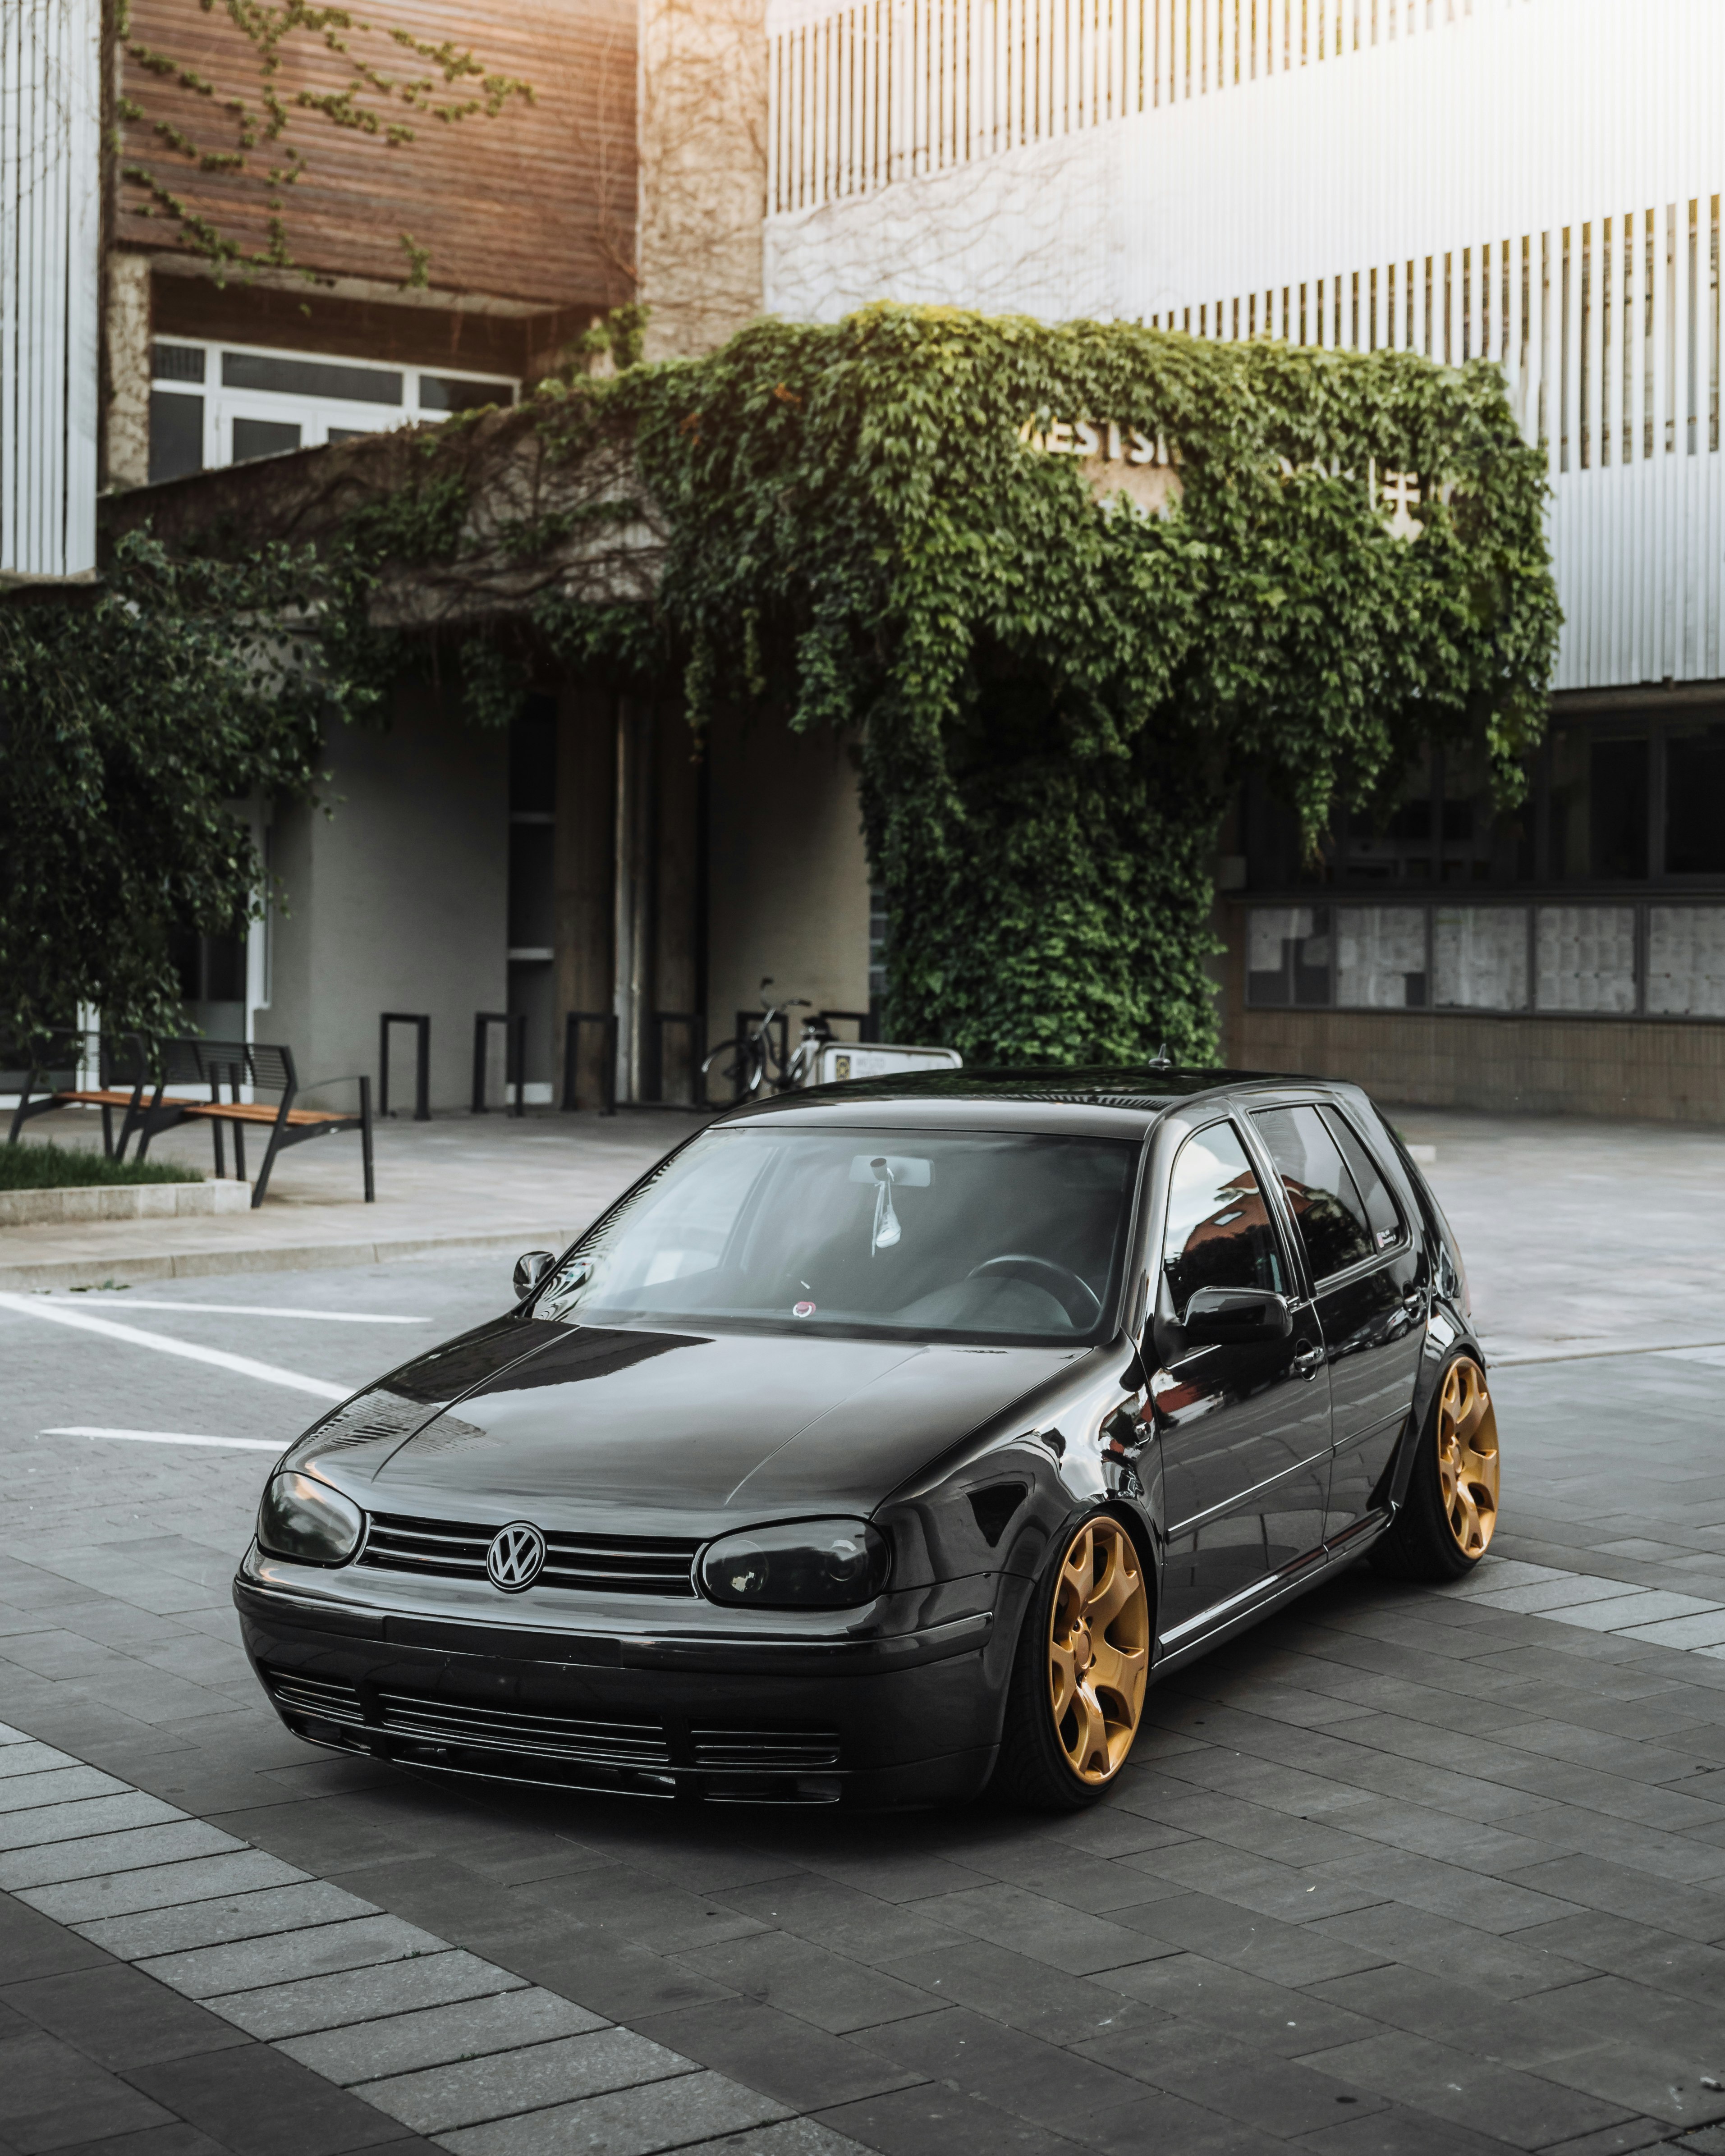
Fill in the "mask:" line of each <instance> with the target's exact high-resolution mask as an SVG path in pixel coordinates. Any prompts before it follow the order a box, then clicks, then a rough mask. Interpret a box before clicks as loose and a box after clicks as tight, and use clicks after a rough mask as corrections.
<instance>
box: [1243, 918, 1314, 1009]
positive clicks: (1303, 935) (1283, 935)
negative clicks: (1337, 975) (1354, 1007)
mask: <svg viewBox="0 0 1725 2156" xmlns="http://www.w3.org/2000/svg"><path fill="white" fill-rule="evenodd" d="M1331 928H1332V919H1331V909H1330V908H1329V907H1328V906H1254V907H1253V908H1252V910H1251V912H1250V915H1249V916H1248V918H1247V925H1246V942H1247V950H1246V1001H1247V1002H1248V1003H1249V1004H1270V1005H1276V1004H1296V1005H1298V1006H1300V1007H1301V1008H1304V1009H1327V1007H1328V1004H1329V1001H1330V968H1331V963H1332V951H1331Z"/></svg>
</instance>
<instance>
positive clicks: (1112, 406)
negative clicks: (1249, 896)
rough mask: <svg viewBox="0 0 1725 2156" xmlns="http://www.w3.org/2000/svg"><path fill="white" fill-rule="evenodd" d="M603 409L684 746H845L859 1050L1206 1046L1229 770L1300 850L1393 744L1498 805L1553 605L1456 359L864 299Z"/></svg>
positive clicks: (1501, 419)
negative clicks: (899, 1043)
mask: <svg viewBox="0 0 1725 2156" xmlns="http://www.w3.org/2000/svg"><path fill="white" fill-rule="evenodd" d="M613 395H614V398H615V402H616V405H617V407H618V408H619V409H620V410H622V411H624V412H626V413H628V415H629V421H630V423H631V424H632V426H633V428H634V432H635V435H636V439H637V442H638V444H639V455H640V460H641V468H642V471H643V475H644V478H645V479H646V480H647V482H648V485H649V487H650V489H651V491H652V493H653V495H654V496H655V500H656V501H657V503H658V505H659V506H660V511H661V512H662V514H663V516H664V518H665V525H666V527H667V531H668V536H669V550H668V553H667V557H666V561H665V570H664V574H663V577H662V579H661V583H660V595H659V602H658V604H659V608H660V618H661V621H662V624H663V626H664V629H665V634H667V635H668V636H669V637H670V639H672V640H673V642H674V643H675V645H676V646H677V647H678V649H680V650H681V651H683V652H685V653H686V665H687V676H688V684H689V694H690V697H691V716H692V717H693V718H694V720H695V721H696V724H697V725H698V724H699V723H700V722H701V718H702V716H703V715H704V713H705V711H706V710H707V709H708V708H709V707H710V706H711V703H712V702H713V701H714V700H716V699H718V698H723V697H728V698H765V699H768V700H770V701H772V702H773V704H774V705H775V706H777V707H778V709H779V710H780V711H782V712H783V716H784V719H785V721H786V723H787V724H788V725H789V726H795V727H804V726H827V725H839V726H850V727H854V728H855V729H857V730H858V731H859V732H860V736H861V739H862V742H863V745H864V746H863V756H864V764H863V769H864V788H865V815H866V819H867V824H868V835H869V841H870V854H871V857H872V859H873V860H874V862H875V868H876V872H877V874H878V875H880V878H881V880H883V881H884V883H885V885H886V891H887V896H888V901H889V906H890V909H891V924H892V925H891V947H890V952H889V965H890V977H891V1009H890V1011H889V1014H888V1028H889V1031H890V1033H891V1034H892V1035H893V1036H895V1037H897V1038H900V1039H939V1040H943V1041H948V1042H951V1043H952V1044H953V1045H956V1046H957V1047H959V1048H961V1049H962V1050H963V1052H964V1054H965V1055H966V1057H967V1059H968V1060H978V1061H1019V1060H1033V1061H1040V1060H1073V1059H1076V1060H1115V1059H1117V1058H1124V1059H1131V1058H1135V1057H1137V1056H1140V1055H1143V1054H1145V1053H1146V1052H1148V1051H1151V1050H1153V1049H1154V1047H1155V1046H1156V1045H1157V1044H1158V1042H1159V1041H1162V1040H1163V1039H1166V1040H1167V1042H1168V1045H1169V1046H1170V1048H1171V1050H1173V1053H1174V1054H1175V1055H1177V1056H1178V1057H1179V1058H1181V1059H1183V1060H1203V1059H1205V1058H1207V1057H1209V1055H1212V1054H1213V1053H1214V1045H1215V1022H1214V1011H1213V1003H1212V997H1211V993H1210V989H1209V982H1208V978H1207V975H1206V972H1205V964H1204V961H1205V958H1206V956H1207V953H1208V951H1209V946H1210V940H1211V939H1210V934H1209V927H1208V920H1209V909H1210V900H1211V891H1210V888H1209V880H1208V876H1207V874H1206V869H1205V862H1206V858H1207V855H1208V854H1209V848H1210V845H1211V843H1212V839H1213V835H1214V829H1215V824H1216V822H1217V819H1218V817H1219V813H1220V811H1221V809H1222V808H1223V806H1224V803H1225V801H1226V799H1227V798H1228V796H1229V793H1230V790H1231V788H1233V786H1234V785H1235V783H1237V781H1238V780H1239V778H1240V776H1241V774H1242V773H1245V771H1246V770H1247V769H1249V768H1250V769H1255V770H1257V771H1260V772H1261V773H1266V774H1267V775H1268V776H1269V778H1271V781H1272V783H1274V784H1276V786H1277V787H1278V788H1280V789H1281V791H1282V792H1283V793H1286V796H1287V797H1288V798H1289V799H1290V800H1291V801H1292V802H1293V803H1295V805H1296V807H1297V808H1298V809H1299V811H1300V813H1301V819H1302V821H1303V824H1304V827H1305V829H1306V830H1307V833H1308V834H1309V836H1310V837H1311V838H1312V839H1313V840H1314V841H1315V840H1316V839H1317V835H1318V834H1320V833H1321V831H1322V828H1323V825H1324V823H1325V820H1326V817H1327V812H1328V808H1329V804H1330V803H1331V802H1332V800H1334V799H1336V798H1338V797H1345V798H1348V800H1349V801H1350V802H1351V803H1355V804H1365V803H1368V802H1369V801H1370V800H1371V799H1372V798H1373V796H1374V795H1376V794H1378V793H1381V792H1383V791H1384V790H1385V789H1387V788H1389V787H1390V786H1392V785H1393V784H1394V781H1395V779H1396V778H1398V777H1399V774H1400V773H1401V771H1402V769H1403V768H1404V765H1405V764H1406V762H1407V761H1408V760H1409V757H1412V756H1413V755H1414V753H1416V752H1417V750H1418V749H1419V747H1420V745H1421V744H1423V743H1424V742H1429V741H1433V740H1438V739H1446V738H1447V739H1455V738H1461V737H1477V738H1481V739H1482V740H1483V741H1484V742H1486V745H1487V746H1488V747H1489V749H1490V752H1491V757H1492V761H1493V764H1494V767H1495V770H1496V772H1497V779H1498V784H1499V788H1500V792H1501V793H1502V797H1503V798H1505V799H1506V800H1509V799H1512V798H1514V797H1515V795H1516V793H1517V791H1518V789H1519V787H1520V785H1521V759H1522V756H1523V755H1524V753H1525V752H1526V751H1527V748H1528V747H1530V746H1531V745H1532V742H1534V741H1535V740H1536V739H1537V738H1538V731H1539V729H1540V727H1541V726H1542V724H1543V716H1544V710H1545V684H1546V680H1547V679H1548V674H1549V670H1550V666H1551V662H1552V657H1553V651H1554V648H1555V643H1556V636H1557V630H1558V621H1559V615H1558V605H1557V599H1556V594H1555V591H1554V588H1553V583H1552V579H1551V575H1550V570H1549V566H1548V560H1547V555H1546V548H1545V543H1544V537H1543V524H1542V503H1543V488H1544V480H1543V463H1542V460H1541V459H1540V458H1539V457H1538V454H1537V453H1535V452H1534V451H1532V450H1530V449H1528V448H1527V446H1526V444H1524V443H1523V442H1522V439H1521V436H1520V434H1518V432H1517V428H1516V425H1515V423H1514V418H1513V415H1512V413H1511V411H1510V409H1509V407H1508V404H1507V401H1506V398H1505V396H1504V393H1503V388H1502V376H1501V374H1500V373H1499V372H1498V371H1497V369H1496V368H1494V367H1491V366H1489V365H1486V364H1480V365H1476V366H1473V367H1466V368H1463V369H1461V370H1459V371H1458V370H1453V369H1446V368H1444V367H1438V366H1435V365H1434V364H1433V363H1432V362H1429V361H1427V360H1425V359H1423V358H1418V357H1413V356H1411V355H1408V354H1400V353H1389V352H1381V353H1377V354H1373V355H1359V354H1355V353H1348V352H1314V351H1308V350H1295V349H1291V348H1290V347H1288V346H1283V345H1280V344H1273V343H1268V342H1260V343H1252V344H1245V345H1227V344H1210V343H1204V342H1200V341H1196V340H1194V339H1190V338H1188V337H1184V336H1173V335H1168V334H1163V333H1158V332H1155V331H1146V330H1143V329H1140V328H1136V327H1132V326H1102V325H1098V324H1094V323H1077V324H1073V325H1070V326H1065V327H1062V328H1055V329H1050V328H1046V327H1044V326H1040V325H1039V324H1035V323H1032V322H1029V321H1015V320H1010V319H1006V320H1001V319H988V318H983V317H981V316H974V315H968V314H964V313H961V312H957V311H949V310H945V309H936V308H908V307H897V306H880V307H875V308H870V309H868V310H865V311H863V312H861V313H860V314H858V315H855V316H851V317H850V319H848V320H847V321H844V322H841V323H839V325H837V326H834V327H832V328H809V327H794V326H787V325H784V324H781V323H775V322H765V323H761V324H758V325H757V326H754V327H753V328H752V329H750V330H748V331H745V332H744V333H743V334H742V336H739V337H737V339H736V340H734V341H733V342H732V344H731V345H729V346H726V349H725V350H723V351H722V352H719V353H718V354H716V356H714V357H711V358H710V359H707V360H705V361H702V362H698V363H696V364H692V365H688V366H684V367H671V368H664V369H642V370H639V371H637V372H633V373H630V374H626V375H624V377H622V378H621V379H620V380H619V382H618V383H617V384H616V385H615V388H614V392H613ZM1084 449H1091V451H1092V454H1090V455H1089V456H1088V457H1086V456H1083V455H1081V454H1076V452H1080V451H1082V450H1084ZM1110 449H1117V451H1118V454H1117V456H1115V457H1113V458H1111V457H1110V456H1109V454H1108V451H1109V450H1110ZM1134 454H1137V455H1139V456H1142V458H1143V459H1145V461H1144V462H1143V463H1142V464H1134V463H1133V462H1132V457H1133V456H1134ZM1122 495H1123V496H1124V497H1125V498H1123V499H1122ZM1134 495H1136V497H1137V499H1136V500H1134V499H1133V498H1132V497H1133V496H1134ZM1099 496H1100V497H1101V498H1099ZM1110 497H1112V498H1110ZM1143 505H1152V506H1143Z"/></svg>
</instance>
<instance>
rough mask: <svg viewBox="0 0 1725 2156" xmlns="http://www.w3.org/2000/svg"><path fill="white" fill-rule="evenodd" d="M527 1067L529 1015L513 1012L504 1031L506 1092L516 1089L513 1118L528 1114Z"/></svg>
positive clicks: (504, 1081) (504, 1082)
mask: <svg viewBox="0 0 1725 2156" xmlns="http://www.w3.org/2000/svg"><path fill="white" fill-rule="evenodd" d="M526 1067H527V1014H526V1012H525V1011H511V1013H510V1015H509V1018H508V1019H507V1021H506V1024H505V1025H504V1029H503V1085H504V1090H505V1091H507V1090H508V1089H509V1087H510V1086H514V1088H515V1106H513V1107H512V1108H511V1110H510V1111H509V1112H510V1114H511V1116H525V1115H526V1112H527V1111H526V1096H525V1095H524V1093H523V1091H522V1087H523V1086H524V1085H525V1083H526Z"/></svg>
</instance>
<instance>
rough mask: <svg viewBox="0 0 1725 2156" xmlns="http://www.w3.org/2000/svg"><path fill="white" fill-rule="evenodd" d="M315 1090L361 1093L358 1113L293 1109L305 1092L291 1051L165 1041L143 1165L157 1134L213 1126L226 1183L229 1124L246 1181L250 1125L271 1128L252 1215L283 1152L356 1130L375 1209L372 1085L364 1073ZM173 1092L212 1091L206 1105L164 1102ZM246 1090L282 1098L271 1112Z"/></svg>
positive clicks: (143, 1140)
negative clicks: (246, 1097) (182, 1126)
mask: <svg viewBox="0 0 1725 2156" xmlns="http://www.w3.org/2000/svg"><path fill="white" fill-rule="evenodd" d="M316 1084H317V1086H320V1087H321V1086H358V1088H359V1109H358V1112H357V1114H356V1113H353V1112H351V1111H346V1110H342V1109H336V1108H331V1109H323V1108H296V1107H295V1106H294V1103H295V1100H296V1099H297V1097H298V1096H299V1094H300V1091H301V1088H300V1080H299V1074H298V1072H297V1071H296V1070H295V1067H294V1052H293V1050H291V1049H290V1048H285V1047H277V1046H275V1045H272V1044H270V1043H269V1042H266V1041H257V1040H203V1039H183V1040H168V1041H164V1042H163V1043H162V1050H161V1057H160V1062H159V1066H158V1076H157V1085H156V1090H155V1092H154V1095H153V1096H152V1097H151V1101H150V1105H149V1106H148V1107H147V1108H146V1109H145V1110H144V1111H143V1112H142V1114H141V1117H140V1118H139V1137H138V1158H139V1159H140V1160H141V1159H142V1158H143V1157H144V1155H145V1153H146V1152H147V1151H148V1150H149V1146H150V1141H151V1138H152V1137H155V1136H156V1134H157V1132H158V1131H164V1130H172V1128H173V1127H175V1126H176V1125H177V1124H179V1123H183V1122H198V1121H203V1122H208V1124H209V1126H210V1135H211V1138H212V1140H213V1146H214V1152H215V1163H216V1173H217V1175H218V1177H220V1176H225V1175H226V1173H227V1172H228V1167H227V1156H226V1152H225V1149H224V1147H223V1142H222V1128H223V1124H226V1125H228V1127H231V1128H232V1130H233V1132H234V1173H235V1174H236V1175H237V1176H238V1177H239V1179H240V1181H241V1182H244V1180H245V1127H246V1125H247V1124H248V1123H249V1124H251V1125H252V1126H253V1127H255V1128H259V1129H263V1128H265V1127H267V1128H268V1130H269V1133H270V1140H269V1143H268V1145H267V1147H265V1149H264V1164H263V1166H262V1167H261V1168H259V1171H258V1179H257V1181H256V1182H255V1183H254V1184H253V1185H252V1205H253V1208H254V1209H256V1208H257V1207H258V1206H259V1205H261V1204H263V1202H264V1192H265V1191H266V1190H267V1189H268V1188H269V1187H270V1171H271V1170H272V1169H273V1168H275V1161H276V1156H277V1155H278V1154H279V1153H282V1152H286V1150H287V1149H288V1147H290V1146H296V1145H301V1144H303V1143H304V1142H305V1140H306V1139H308V1138H322V1137H330V1136H331V1135H332V1133H334V1132H336V1131H357V1132H359V1137H360V1152H361V1157H362V1162H363V1164H364V1170H365V1192H366V1203H367V1205H370V1204H373V1203H375V1201H376V1199H377V1182H376V1177H375V1174H374V1173H373V1163H372V1081H371V1080H370V1079H369V1078H368V1077H367V1076H366V1075H363V1074H362V1073H361V1074H356V1075H352V1076H347V1077H341V1078H321V1079H318V1080H317V1081H316ZM168 1086H208V1087H209V1089H210V1096H209V1098H208V1101H190V1100H187V1099H185V1098H183V1097H180V1098H177V1099H176V1098H172V1097H167V1087H168ZM223 1086H226V1087H227V1089H228V1098H227V1099H226V1100H225V1101H224V1100H223V1098H222V1089H223ZM247 1089H249V1090H251V1091H254V1092H257V1091H262V1092H266V1093H279V1094H280V1096H281V1097H280V1101H279V1102H278V1103H277V1104H276V1105H275V1106H273V1107H272V1106H270V1105H269V1104H268V1103H266V1102H263V1101H242V1100H241V1099H240V1097H239V1096H240V1094H241V1093H242V1092H243V1091H246V1090H247Z"/></svg>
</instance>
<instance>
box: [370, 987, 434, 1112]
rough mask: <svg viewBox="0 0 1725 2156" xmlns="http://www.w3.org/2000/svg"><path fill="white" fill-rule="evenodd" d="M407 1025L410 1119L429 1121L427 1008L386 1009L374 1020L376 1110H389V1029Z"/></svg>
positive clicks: (429, 1040) (429, 1039)
mask: <svg viewBox="0 0 1725 2156" xmlns="http://www.w3.org/2000/svg"><path fill="white" fill-rule="evenodd" d="M393 1025H410V1026H412V1027H413V1030H414V1032H415V1034H417V1035H418V1039H416V1041H415V1042H414V1045H413V1121H414V1122H416V1123H429V1122H430V1121H431V1017H430V1014H429V1012H427V1011H385V1012H383V1013H382V1015H381V1016H380V1017H379V1019H378V1020H377V1113H378V1115H379V1116H387V1115H388V1113H389V1029H390V1027H391V1026H393Z"/></svg>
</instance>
